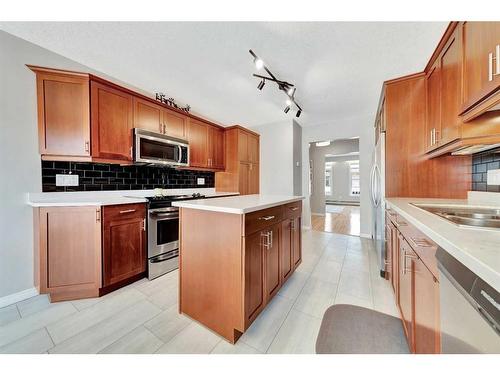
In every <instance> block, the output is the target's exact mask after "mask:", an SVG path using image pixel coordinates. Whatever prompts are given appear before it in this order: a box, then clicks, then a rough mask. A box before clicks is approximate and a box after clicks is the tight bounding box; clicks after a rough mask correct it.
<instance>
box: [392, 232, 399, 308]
mask: <svg viewBox="0 0 500 375" xmlns="http://www.w3.org/2000/svg"><path fill="white" fill-rule="evenodd" d="M390 227H391V240H392V242H391V254H392V255H391V258H392V289H394V293H395V296H396V303H398V304H399V276H398V275H399V261H398V260H399V242H398V241H399V240H398V232H397V229H396V227H395V226H394V225H393V224H392V223H391V224H390Z"/></svg>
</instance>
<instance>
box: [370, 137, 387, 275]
mask: <svg viewBox="0 0 500 375" xmlns="http://www.w3.org/2000/svg"><path fill="white" fill-rule="evenodd" d="M370 198H371V202H372V208H373V209H372V223H373V228H372V238H373V240H374V242H375V248H376V250H377V258H378V264H379V268H380V275H381V276H382V277H383V276H385V133H383V132H381V133H380V136H379V137H378V140H377V144H376V145H375V148H374V150H373V155H372V169H371V174H370Z"/></svg>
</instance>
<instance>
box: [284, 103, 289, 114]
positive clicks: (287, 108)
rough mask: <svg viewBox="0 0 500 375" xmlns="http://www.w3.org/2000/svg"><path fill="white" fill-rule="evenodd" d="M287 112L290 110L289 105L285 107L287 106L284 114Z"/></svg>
mask: <svg viewBox="0 0 500 375" xmlns="http://www.w3.org/2000/svg"><path fill="white" fill-rule="evenodd" d="M289 110H290V106H289V105H287V106H286V107H285V113H288V111H289Z"/></svg>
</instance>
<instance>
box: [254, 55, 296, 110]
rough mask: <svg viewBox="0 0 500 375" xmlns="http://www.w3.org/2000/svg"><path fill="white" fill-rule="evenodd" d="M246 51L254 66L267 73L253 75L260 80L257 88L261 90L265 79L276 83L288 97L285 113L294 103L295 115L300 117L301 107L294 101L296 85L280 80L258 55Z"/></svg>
mask: <svg viewBox="0 0 500 375" xmlns="http://www.w3.org/2000/svg"><path fill="white" fill-rule="evenodd" d="M248 52H250V55H252V56H253V62H254V64H255V67H256V68H257V69H259V70H260V69H264V70H265V71H266V73H267V74H268V76H264V75H259V74H254V75H253V76H254V77H257V78H260V79H261V81H260V82H259V84H258V85H257V88H258V89H259V90H262V89H263V88H264V85H265V84H266V81H271V82H274V83H276V84H277V85H278V90H281V91H283V92H284V93H285V94H286V96H287V97H288V99H287V100H286V107H285V110H284V111H285V113H288V111H290V108H291V107H292V105H294V106H295V107H297V113H296V114H295V117H300V114H301V113H302V108H301V107H300V105H299V104H298V103H297V102H296V101H295V91H296V87H295V86H294V85H293V84H292V83H289V82H287V81H281V80H279V79H278V78H276V76H275V75H274V74H273V73H271V71H270V70H269V69H268V67H267V66H266V65H265V64H264V61H263V60H262V59H261V58H260V57H258V56H257V55H256V54H255V53H254V52H253V51H252V50H249V51H248Z"/></svg>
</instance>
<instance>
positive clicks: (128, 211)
mask: <svg viewBox="0 0 500 375" xmlns="http://www.w3.org/2000/svg"><path fill="white" fill-rule="evenodd" d="M135 211H137V210H135V209H133V210H123V211H120V213H121V214H128V213H130V212H135Z"/></svg>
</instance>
